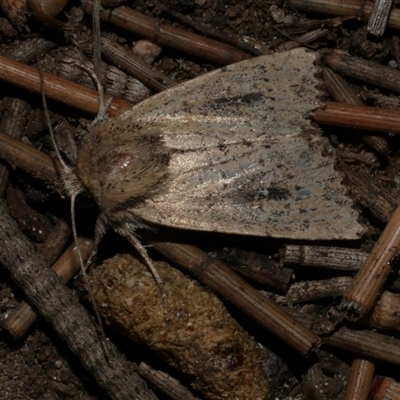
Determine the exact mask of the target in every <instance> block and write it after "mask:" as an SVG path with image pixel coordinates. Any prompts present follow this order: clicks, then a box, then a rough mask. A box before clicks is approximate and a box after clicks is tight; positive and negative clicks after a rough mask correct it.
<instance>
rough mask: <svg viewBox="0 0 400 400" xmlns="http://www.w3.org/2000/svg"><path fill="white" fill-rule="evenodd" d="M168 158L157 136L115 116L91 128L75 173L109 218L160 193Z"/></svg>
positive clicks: (145, 127) (145, 128) (80, 152)
mask: <svg viewBox="0 0 400 400" xmlns="http://www.w3.org/2000/svg"><path fill="white" fill-rule="evenodd" d="M169 159H170V152H169V151H168V149H167V148H166V147H165V146H164V145H163V143H162V141H161V136H160V134H159V133H157V132H155V131H154V130H153V129H151V127H147V126H143V125H139V124H135V123H132V122H131V121H130V120H129V119H128V120H126V119H123V118H119V117H116V118H110V119H106V120H103V121H100V122H98V123H96V124H95V125H93V126H92V128H91V130H90V131H89V132H88V133H87V135H86V136H85V138H84V140H83V142H82V146H81V148H80V151H79V153H78V159H77V163H76V167H75V173H76V176H77V178H78V180H79V182H80V183H81V185H82V186H83V187H84V188H85V190H86V191H87V192H89V194H90V195H91V196H92V197H93V198H94V200H95V201H96V203H97V205H98V207H99V209H100V212H101V213H103V214H105V215H106V216H107V217H110V218H111V217H112V214H113V213H115V212H116V211H118V210H121V209H124V208H131V207H134V206H135V205H137V204H138V203H140V202H142V201H144V200H146V199H148V198H150V197H152V196H153V195H155V194H157V193H159V192H160V191H162V190H163V188H164V187H165V185H166V182H167V180H168V163H169ZM111 219H112V218H111Z"/></svg>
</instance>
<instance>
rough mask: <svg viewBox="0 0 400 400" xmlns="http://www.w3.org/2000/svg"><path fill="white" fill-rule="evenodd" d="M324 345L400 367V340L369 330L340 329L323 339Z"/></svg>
mask: <svg viewBox="0 0 400 400" xmlns="http://www.w3.org/2000/svg"><path fill="white" fill-rule="evenodd" d="M322 343H323V344H324V345H329V346H333V347H336V348H339V349H343V350H346V351H350V352H352V353H355V354H359V355H361V356H362V357H368V358H373V359H375V360H381V361H385V362H389V363H392V364H396V365H400V340H399V339H395V338H392V337H389V336H385V335H381V334H380V333H376V332H371V331H367V330H360V331H356V330H351V329H349V328H340V329H339V330H338V331H336V332H334V333H333V334H332V335H329V336H324V337H322Z"/></svg>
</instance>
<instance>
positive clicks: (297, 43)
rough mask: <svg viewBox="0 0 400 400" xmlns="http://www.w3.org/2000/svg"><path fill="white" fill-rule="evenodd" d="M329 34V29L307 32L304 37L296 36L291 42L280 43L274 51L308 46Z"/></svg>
mask: <svg viewBox="0 0 400 400" xmlns="http://www.w3.org/2000/svg"><path fill="white" fill-rule="evenodd" d="M329 32H330V31H329V29H315V30H314V31H311V32H307V33H305V34H304V35H300V36H297V37H296V38H293V40H290V41H288V42H285V43H282V44H281V45H279V46H278V47H277V48H276V50H277V51H278V52H281V51H287V50H291V49H296V48H297V47H302V46H304V45H308V44H310V43H312V42H314V41H316V40H318V39H319V38H321V37H324V36H326V35H327V34H328V33H329Z"/></svg>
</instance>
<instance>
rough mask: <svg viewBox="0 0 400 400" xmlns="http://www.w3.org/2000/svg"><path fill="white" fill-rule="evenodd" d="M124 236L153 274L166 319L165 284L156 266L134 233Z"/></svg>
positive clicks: (167, 318)
mask: <svg viewBox="0 0 400 400" xmlns="http://www.w3.org/2000/svg"><path fill="white" fill-rule="evenodd" d="M124 237H125V238H126V239H127V240H128V242H129V243H130V244H131V245H132V246H133V247H134V248H135V249H136V251H137V252H138V253H139V254H140V256H141V257H142V258H143V260H144V261H145V262H146V264H147V266H148V267H149V269H150V272H151V274H152V275H153V278H154V280H155V281H156V283H157V285H158V288H159V289H160V293H161V297H162V301H163V309H164V316H165V319H166V320H167V321H168V320H169V316H168V302H167V293H166V292H165V285H164V282H163V281H162V279H161V277H160V275H159V273H158V271H157V268H156V267H155V266H154V264H153V261H152V260H151V258H150V257H149V255H148V254H147V250H146V249H145V247H144V246H143V245H142V243H140V241H139V240H138V239H137V238H136V236H135V235H132V234H131V233H129V234H128V235H124Z"/></svg>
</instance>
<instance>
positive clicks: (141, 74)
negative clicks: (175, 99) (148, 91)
mask: <svg viewBox="0 0 400 400" xmlns="http://www.w3.org/2000/svg"><path fill="white" fill-rule="evenodd" d="M101 43H102V53H103V54H104V55H105V56H106V57H107V58H108V59H109V60H110V61H112V62H113V63H114V64H116V65H119V66H120V67H121V68H122V69H123V70H124V71H125V72H127V73H128V74H130V75H132V76H133V77H134V78H136V79H138V80H139V81H140V82H142V83H144V84H145V85H147V86H149V87H150V88H152V89H154V90H156V91H157V92H161V91H163V90H165V89H168V88H169V87H172V86H175V85H176V84H177V82H175V81H174V80H173V79H172V78H170V77H169V76H167V75H165V74H163V73H162V72H160V71H158V70H157V69H156V68H153V67H152V66H151V65H149V64H147V63H146V62H144V61H143V60H142V59H141V58H139V57H137V56H135V55H134V54H133V53H132V52H129V51H127V50H126V49H125V48H124V47H122V46H120V45H119V44H117V43H115V42H113V41H112V40H110V39H107V38H103V39H102V41H101Z"/></svg>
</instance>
